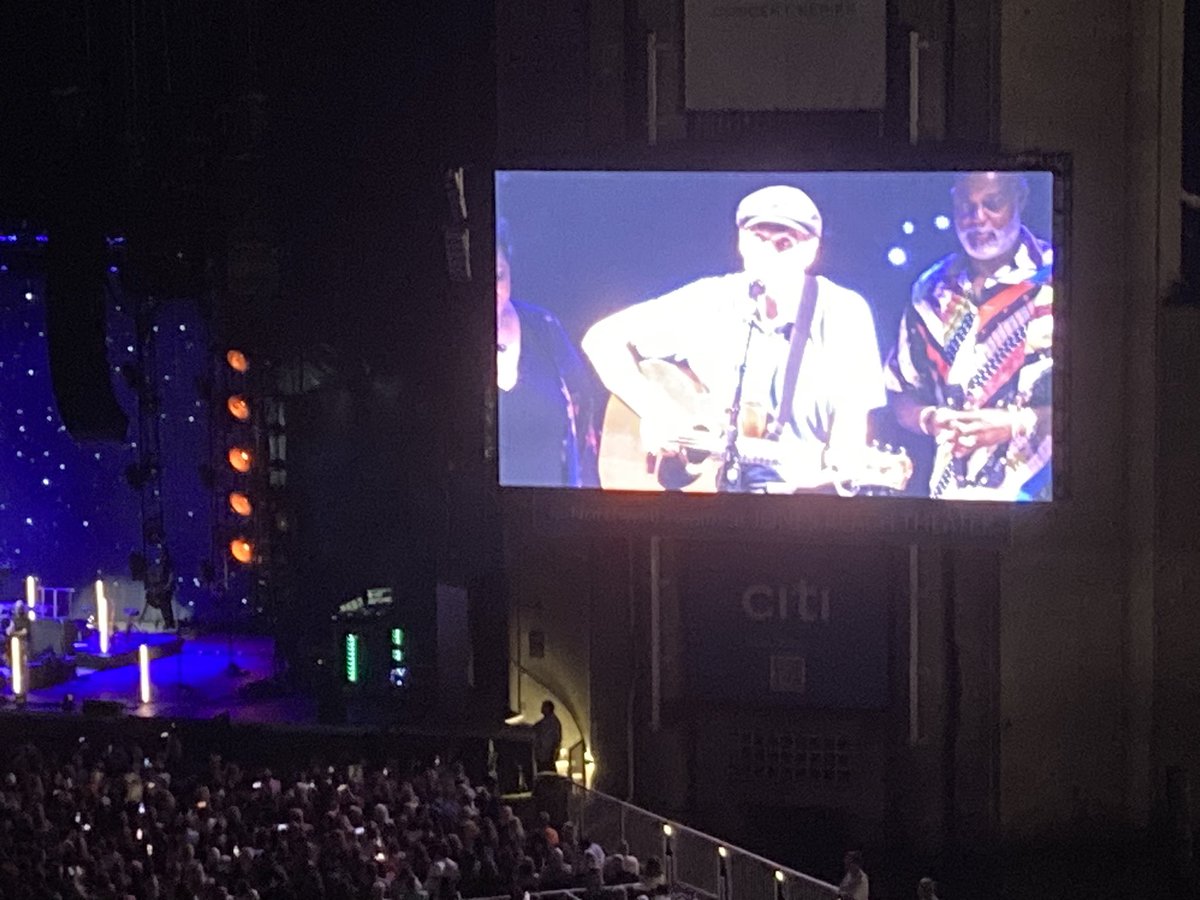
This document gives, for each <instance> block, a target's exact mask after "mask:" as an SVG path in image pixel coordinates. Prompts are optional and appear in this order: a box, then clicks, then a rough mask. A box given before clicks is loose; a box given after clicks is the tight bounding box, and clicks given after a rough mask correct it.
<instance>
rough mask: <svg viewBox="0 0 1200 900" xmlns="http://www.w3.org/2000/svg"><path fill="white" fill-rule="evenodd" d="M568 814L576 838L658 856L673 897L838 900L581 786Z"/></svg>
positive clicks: (830, 888) (784, 871)
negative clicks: (581, 836)
mask: <svg viewBox="0 0 1200 900" xmlns="http://www.w3.org/2000/svg"><path fill="white" fill-rule="evenodd" d="M567 813H568V817H569V818H570V819H571V821H573V822H574V823H575V826H576V829H577V833H578V834H580V835H586V836H587V837H588V838H590V839H592V840H594V841H596V842H597V843H598V844H600V846H602V847H604V848H605V849H607V850H610V851H613V850H615V849H616V848H617V846H618V844H619V843H620V842H621V841H627V842H628V843H629V850H630V853H632V854H633V855H634V856H636V857H638V859H640V860H641V861H642V863H643V865H644V864H645V861H646V860H647V859H648V858H650V857H652V856H654V857H658V858H659V859H660V860H661V861H662V863H663V870H664V872H665V874H666V877H667V882H668V883H669V884H670V885H671V886H672V888H673V889H674V890H673V893H678V892H682V893H685V894H686V893H691V894H694V895H696V896H702V897H712V898H715V900H772V898H774V900H829V898H834V897H836V896H837V892H838V889H837V887H836V886H834V885H832V884H828V883H827V882H824V881H821V880H820V879H818V878H813V877H811V876H809V875H805V874H804V873H803V872H797V871H796V870H795V869H789V868H787V867H786V866H781V865H778V864H776V863H773V862H771V861H770V860H769V859H764V858H763V857H761V856H758V855H757V854H754V853H750V852H749V851H747V850H741V849H739V848H737V847H733V846H731V845H729V844H725V843H722V842H721V841H719V840H717V839H716V838H714V837H710V836H709V835H707V834H704V833H702V832H699V831H696V830H695V829H693V828H688V827H687V826H685V825H679V824H677V823H675V822H672V821H670V820H669V819H666V818H664V817H663V816H660V815H657V814H655V813H652V812H649V811H648V810H644V809H642V808H640V807H637V806H634V805H633V804H631V803H626V802H624V801H623V800H618V799H617V798H615V797H610V796H608V795H607V794H602V793H600V792H599V791H591V790H588V789H587V788H585V787H583V786H582V785H579V784H574V783H573V784H572V785H571V793H570V795H569V799H568V801H567Z"/></svg>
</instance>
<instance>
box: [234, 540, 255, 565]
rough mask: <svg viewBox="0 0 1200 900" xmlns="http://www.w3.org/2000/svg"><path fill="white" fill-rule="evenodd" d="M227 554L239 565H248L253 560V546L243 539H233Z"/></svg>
mask: <svg viewBox="0 0 1200 900" xmlns="http://www.w3.org/2000/svg"><path fill="white" fill-rule="evenodd" d="M229 552H230V554H231V555H232V556H233V558H234V559H236V560H237V561H238V562H240V563H246V564H248V563H249V562H250V561H251V560H252V559H254V545H253V544H252V543H250V542H249V541H248V540H246V539H245V538H234V539H233V540H232V541H230V542H229Z"/></svg>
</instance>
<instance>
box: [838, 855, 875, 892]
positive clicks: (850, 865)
mask: <svg viewBox="0 0 1200 900" xmlns="http://www.w3.org/2000/svg"><path fill="white" fill-rule="evenodd" d="M842 862H843V864H844V865H845V867H846V874H845V875H844V876H843V877H842V881H841V883H840V884H839V885H838V897H839V898H842V900H869V898H870V891H869V888H868V885H869V882H868V879H867V873H866V872H864V871H863V868H862V853H861V852H859V851H858V850H848V851H847V852H846V856H845V857H844V858H843V860H842Z"/></svg>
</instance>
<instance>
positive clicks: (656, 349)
mask: <svg viewBox="0 0 1200 900" xmlns="http://www.w3.org/2000/svg"><path fill="white" fill-rule="evenodd" d="M1057 177H1058V176H1057V175H1056V173H1055V172H1053V171H1051V170H1050V169H1049V168H1043V169H1010V170H980V171H935V170H921V171H916V170H914V171H890V172H889V171H821V172H795V171H793V172H747V171H725V172H720V171H718V172H713V171H707V172H661V171H606V172H598V171H518V170H501V171H497V172H496V173H495V200H496V202H495V210H496V220H495V224H496V227H497V235H496V237H497V247H499V248H500V249H501V251H502V252H501V253H500V254H499V255H498V256H497V269H496V272H495V274H496V275H497V276H498V277H497V282H496V303H497V319H496V321H497V328H498V330H497V333H496V335H495V353H496V356H495V359H496V376H495V382H494V384H495V387H494V390H495V395H494V397H495V401H496V402H495V420H496V426H497V433H496V456H497V463H498V465H497V470H498V475H499V483H500V485H501V486H502V487H505V488H540V489H568V490H574V489H599V490H606V491H622V492H629V491H641V492H647V493H661V492H673V493H698V494H714V493H718V492H720V493H737V494H750V495H766V494H771V495H775V496H780V495H787V496H792V497H795V498H796V502H799V503H804V502H805V501H804V500H803V495H814V494H821V495H827V496H838V497H847V496H868V497H896V496H904V497H920V498H928V499H938V500H957V501H990V502H1000V503H1026V502H1046V501H1050V500H1051V499H1052V497H1053V484H1052V473H1053V472H1054V466H1053V465H1052V455H1053V453H1052V451H1053V447H1052V435H1053V433H1054V431H1055V428H1054V423H1055V415H1054V413H1055V410H1054V409H1053V400H1054V393H1055V391H1054V390H1053V388H1054V387H1055V385H1054V384H1053V368H1054V366H1053V357H1054V351H1055V349H1056V348H1054V347H1053V346H1052V344H1053V339H1052V335H1053V329H1052V328H1051V325H1052V324H1053V307H1054V292H1055V285H1054V281H1055V275H1056V273H1055V266H1054V244H1055V242H1056V241H1057V240H1060V239H1061V238H1062V235H1060V234H1056V232H1055V229H1056V228H1060V227H1061V223H1062V215H1061V210H1059V209H1056V207H1055V200H1054V197H1055V196H1056V193H1057V192H1056V190H1055V179H1056V178H1057ZM968 208H969V209H970V210H971V211H972V213H971V216H972V224H971V225H970V226H969V227H968V226H967V224H966V218H965V214H966V213H965V211H966V210H967V209H968ZM562 209H571V210H574V213H573V215H577V220H578V222H579V223H580V224H579V226H578V227H574V226H573V227H572V229H568V230H564V229H563V228H562V224H561V210H562ZM956 210H959V211H962V215H961V216H960V215H959V213H958V212H956ZM956 216H957V218H956ZM572 221H573V222H574V221H576V218H573V219H572ZM956 223H957V224H961V225H962V227H954V226H955V225H956ZM931 224H932V227H931ZM897 231H899V232H900V234H897ZM580 247H587V248H589V252H581V251H580V250H579V248H580ZM997 259H1000V260H1002V261H1003V262H1004V264H1005V265H1006V266H1007V272H1008V274H1007V275H1006V277H1005V278H1004V279H1002V280H1001V281H1002V282H1003V283H1002V284H1001V283H996V284H992V285H990V286H988V287H986V288H984V290H983V294H984V296H982V297H975V296H969V295H972V294H973V292H974V289H973V288H972V287H971V284H972V282H975V281H981V280H982V278H981V276H986V275H987V274H988V273H989V272H991V271H993V270H994V268H995V266H994V265H993V263H994V261H995V260H997ZM964 273H965V275H966V276H968V277H963V276H964ZM568 286H569V287H568ZM943 286H947V287H946V291H945V292H949V293H951V294H953V296H954V297H955V298H959V299H960V300H961V301H962V302H961V303H960V302H953V303H947V299H946V298H945V297H943V296H942V295H941V294H939V293H938V292H939V291H942V288H943ZM805 289H807V290H809V291H812V292H815V296H816V304H817V308H819V309H823V308H829V309H832V308H836V309H837V310H838V314H837V320H836V323H834V322H824V324H822V325H821V326H820V328H819V329H818V328H817V327H816V326H811V328H809V329H807V330H806V332H800V331H797V330H796V329H795V328H794V327H793V326H795V325H796V324H797V320H796V319H795V318H794V317H795V312H794V311H795V309H796V306H795V301H794V300H792V299H790V298H796V297H800V296H801V295H802V293H803V292H804V290H805ZM935 294H937V296H934V295H935ZM973 303H974V304H976V305H978V304H979V303H987V304H988V306H987V308H988V310H989V315H988V317H987V318H986V320H984V322H983V324H980V323H979V322H974V323H967V325H966V326H964V327H965V328H967V329H968V330H967V331H966V332H965V333H964V334H961V335H959V336H956V337H954V338H953V341H951V339H950V336H951V335H954V334H955V332H956V329H957V327H958V323H957V322H952V321H951V317H952V316H953V315H954V311H955V310H959V309H964V308H968V306H969V305H970V304H973ZM930 309H932V310H935V312H934V313H931V314H926V312H925V311H926V310H930ZM939 310H940V311H945V312H941V313H939V312H936V311H939ZM939 316H940V317H941V321H935V319H937V318H938V317H939ZM772 319H779V320H780V321H778V322H772V321H771V320H772ZM803 321H805V320H804V319H803V318H801V319H800V320H799V322H803ZM526 322H528V323H533V322H536V323H537V336H536V337H535V336H533V335H534V332H533V330H531V329H529V330H527V329H526V328H525V327H524V323H526ZM518 325H519V326H520V327H519V328H517V327H516V326H518ZM764 326H769V327H764ZM756 332H757V336H756ZM797 334H802V336H803V337H802V339H798V338H797V337H796V335H797ZM518 335H519V336H520V340H519V341H518V340H517V336H518ZM813 342H816V343H817V344H819V345H821V347H823V349H824V352H821V350H820V349H819V350H818V352H817V353H816V354H815V355H814V354H809V355H805V356H804V369H805V370H808V369H809V367H810V360H816V359H818V358H819V359H821V360H823V361H824V362H822V363H821V364H820V369H819V371H818V373H817V375H816V377H814V378H812V379H809V378H801V379H799V380H798V381H797V382H796V387H795V390H794V392H791V393H788V395H787V396H783V392H781V391H773V390H772V389H771V386H772V385H777V384H783V383H786V379H784V378H783V375H784V374H785V372H786V368H787V365H788V363H789V362H790V361H792V360H794V359H797V358H798V357H799V355H800V353H802V352H803V349H802V348H803V347H804V346H805V345H806V344H809V343H813ZM950 344H953V346H950ZM797 348H801V349H797ZM489 349H490V348H489ZM631 349H632V350H633V351H634V355H635V357H636V358H637V360H638V362H637V370H636V372H635V371H632V370H631V369H630V368H629V358H630V350H631ZM951 354H956V355H957V358H958V359H959V360H960V361H961V364H956V365H955V366H953V367H948V368H947V367H945V366H942V367H940V368H939V365H938V363H937V361H938V360H944V359H946V358H949V356H950V355H951ZM534 359H536V360H538V361H539V363H538V365H539V366H540V368H538V369H537V371H536V372H535V371H534V370H533V369H531V368H530V366H531V365H532V364H533V363H532V360H534ZM967 360H980V361H981V362H980V363H979V364H980V365H982V364H983V363H984V362H986V363H987V364H988V366H990V367H992V369H994V370H995V371H996V372H1000V371H1002V372H1003V373H1005V376H1006V377H1005V378H999V377H993V375H994V374H995V372H992V369H989V370H988V372H992V374H988V372H985V371H983V370H982V369H979V368H978V367H977V366H976V367H972V366H970V365H967V364H966V361H967ZM681 361H684V362H685V363H686V364H684V362H681ZM731 361H735V364H731ZM814 371H816V370H814ZM518 373H519V374H520V377H519V378H518ZM595 376H598V380H597V378H596V377H595ZM643 389H644V390H643ZM648 396H656V397H660V398H664V401H663V403H662V404H656V405H654V407H653V413H652V414H653V415H654V417H655V418H653V419H651V420H648V421H645V422H643V421H642V419H641V417H640V415H639V412H636V411H635V410H638V411H640V412H641V413H646V414H647V415H650V414H651V413H650V412H649V411H648V410H647V409H646V408H645V407H644V405H643V401H644V400H645V398H646V397H648ZM929 397H939V398H947V399H945V400H944V401H943V402H942V403H941V406H940V409H939V412H944V413H945V414H944V415H939V416H937V417H936V420H935V419H932V418H929V417H926V418H925V419H923V420H921V421H917V420H916V419H915V418H914V417H913V416H912V415H910V411H911V410H912V409H914V408H916V409H925V408H926V404H927V403H928V398H929ZM626 401H629V402H626ZM906 401H907V402H906ZM735 403H736V404H737V405H738V406H739V408H738V409H737V412H736V414H734V415H730V414H728V413H727V412H726V411H727V410H730V409H733V408H734V407H735ZM785 405H789V406H790V408H785ZM1014 408H1016V409H1027V410H1029V413H1028V415H1027V416H1026V417H1025V418H1023V419H1021V420H1019V421H1017V420H1014V421H1013V423H1012V425H1011V427H1008V426H1007V425H1004V426H1001V427H998V428H993V429H990V430H988V431H987V432H986V434H980V433H978V429H977V428H975V427H974V426H973V424H972V421H970V418H971V417H970V416H969V415H968V414H966V413H964V412H963V410H964V409H972V410H989V411H996V412H997V413H999V412H1001V411H1007V410H1010V409H1014ZM812 410H822V412H821V414H820V415H816V416H814V415H812V414H811V411H812ZM684 421H687V422H689V423H690V424H689V426H688V427H686V428H684V429H683V433H680V430H679V428H678V423H681V422H684ZM771 422H774V423H779V424H778V427H776V428H770V429H769V423H771ZM834 422H837V423H838V424H837V426H836V428H834V427H833V423H834ZM923 426H924V427H923ZM929 428H934V430H935V431H936V433H932V432H931V431H930V430H928V429H929ZM768 431H769V433H768ZM835 451H836V452H835ZM738 502H741V501H738Z"/></svg>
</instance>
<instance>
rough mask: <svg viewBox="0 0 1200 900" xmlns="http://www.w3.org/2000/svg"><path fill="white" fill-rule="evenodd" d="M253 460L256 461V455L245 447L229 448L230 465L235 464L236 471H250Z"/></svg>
mask: <svg viewBox="0 0 1200 900" xmlns="http://www.w3.org/2000/svg"><path fill="white" fill-rule="evenodd" d="M252 462H254V455H253V454H252V453H251V452H250V451H249V450H247V449H246V448H245V447H230V448H229V465H231V466H233V468H234V470H235V471H237V472H249V471H250V464H251V463H252Z"/></svg>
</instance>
